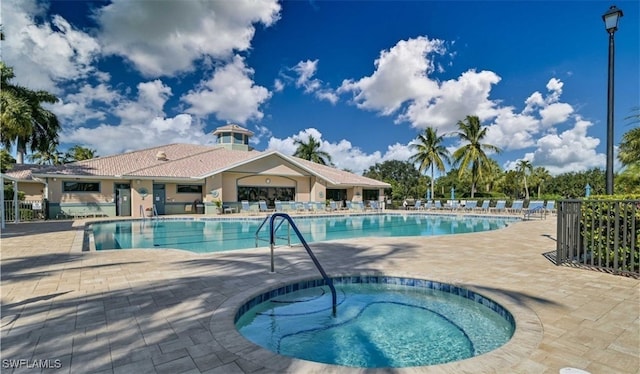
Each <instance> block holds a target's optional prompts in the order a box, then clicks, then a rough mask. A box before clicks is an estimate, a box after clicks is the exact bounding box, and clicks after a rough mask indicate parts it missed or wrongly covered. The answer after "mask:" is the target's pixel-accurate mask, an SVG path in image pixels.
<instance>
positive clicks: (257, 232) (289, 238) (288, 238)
mask: <svg viewBox="0 0 640 374" xmlns="http://www.w3.org/2000/svg"><path fill="white" fill-rule="evenodd" d="M269 217H271V216H270V215H267V216H266V217H264V220H262V223H260V226H258V229H257V230H256V248H258V241H259V240H265V241H268V240H269V239H260V230H262V227H263V226H264V224H265V223H267V221H268V220H269ZM285 222H286V221H285V220H284V219H283V220H281V221H280V223H279V224H278V226H277V227H276V230H275V231H278V229H279V228H280V226H282V224H283V223H285ZM280 239H283V238H282V237H281V238H280ZM286 239H287V245H288V246H289V247H291V233H289V232H288V231H287V237H286ZM271 272H272V273H273V262H272V265H271Z"/></svg>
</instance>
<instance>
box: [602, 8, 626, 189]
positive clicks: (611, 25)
mask: <svg viewBox="0 0 640 374" xmlns="http://www.w3.org/2000/svg"><path fill="white" fill-rule="evenodd" d="M621 17H622V11H621V10H620V9H618V8H617V7H616V6H615V5H612V6H611V7H610V8H609V10H608V11H607V12H606V13H605V14H603V15H602V20H603V21H604V27H605V29H606V30H607V32H608V33H609V80H608V86H607V172H606V179H607V186H606V187H607V195H613V55H614V49H615V48H614V43H613V34H615V32H616V31H617V30H618V21H619V20H620V18H621Z"/></svg>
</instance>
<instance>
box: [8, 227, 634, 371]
mask: <svg viewBox="0 0 640 374" xmlns="http://www.w3.org/2000/svg"><path fill="white" fill-rule="evenodd" d="M555 231H556V221H555V217H554V216H551V217H549V218H548V219H546V220H539V221H528V222H519V223H516V224H512V225H511V226H509V227H507V228H505V229H501V230H497V231H491V232H484V233H474V234H460V235H454V236H439V237H411V238H409V237H407V238H361V239H351V240H341V241H335V242H328V243H314V244H312V245H311V247H312V249H313V250H314V252H315V253H316V256H317V257H318V259H319V261H320V262H321V263H322V264H323V267H324V268H325V270H326V271H327V272H328V273H329V275H330V276H338V275H345V274H376V275H377V274H386V275H394V276H401V277H412V278H422V279H430V280H436V281H440V282H446V283H452V284H456V285H461V286H464V287H466V288H470V289H472V290H474V291H476V292H478V293H481V294H483V295H486V296H488V297H490V298H493V299H495V300H496V301H498V302H499V303H500V304H502V305H503V306H505V307H506V308H507V309H509V310H510V311H511V312H512V313H513V314H514V317H515V318H516V323H517V324H518V326H517V330H516V335H515V336H514V339H512V340H511V341H510V342H509V343H507V344H506V345H505V346H503V347H501V348H500V349H498V350H496V351H493V352H490V353H488V354H485V355H483V356H480V357H477V358H472V359H468V360H464V361H460V362H456V363H450V364H445V365H438V366H429V367H419V368H409V369H393V372H398V373H401V372H407V373H409V372H410V373H418V372H425V373H460V372H469V373H489V372H495V373H558V372H559V370H560V369H561V368H564V367H575V368H580V369H583V370H586V371H589V372H591V373H594V374H595V373H640V358H639V357H640V281H639V280H637V279H632V278H626V277H620V276H614V275H610V274H606V273H601V272H595V271H588V270H582V269H576V268H570V267H557V266H555V265H554V264H553V263H552V262H550V261H549V259H548V258H547V257H545V255H544V254H545V253H548V252H550V251H553V250H554V249H555V245H556V242H555V240H554V239H555V237H556V234H555ZM82 232H83V230H82V225H81V222H76V224H73V223H72V222H70V221H63V222H36V223H26V224H18V225H13V224H8V225H7V229H6V230H4V231H3V233H2V241H1V256H2V259H1V262H0V266H1V268H0V270H1V280H2V281H1V292H2V296H1V297H2V299H1V301H2V314H1V316H2V319H1V325H0V326H1V327H0V339H1V343H2V345H1V353H2V360H3V365H9V364H11V365H13V366H15V367H17V369H16V370H15V372H33V369H31V368H29V367H28V366H29V365H31V367H33V365H34V363H36V362H38V363H42V362H43V361H44V360H49V361H48V362H49V364H51V365H57V366H60V369H59V370H57V371H56V372H62V373H65V372H66V373H75V372H78V373H86V372H92V373H131V372H139V373H147V372H148V373H183V372H185V373H186V372H189V373H224V374H227V373H277V372H292V373H309V372H316V373H325V372H326V373H329V372H331V373H334V372H345V373H347V372H348V373H353V372H354V369H352V368H349V369H347V368H341V367H336V366H331V365H323V364H317V363H312V362H308V361H303V360H295V359H291V358H287V357H283V356H279V355H275V354H273V353H271V352H269V351H266V350H264V349H262V348H260V347H257V346H256V345H254V344H252V343H250V342H248V341H247V340H246V339H244V338H242V337H241V336H240V335H239V334H238V333H237V332H236V331H235V328H234V327H233V314H234V313H235V310H236V308H237V307H239V306H240V305H241V304H242V301H244V300H246V299H248V298H250V297H251V296H252V295H255V294H256V293H258V292H259V291H261V290H265V289H270V288H274V287H276V286H278V285H281V284H285V283H290V282H291V281H296V280H299V279H303V278H315V277H317V274H316V272H315V269H314V268H313V264H312V263H311V261H310V260H309V258H308V256H307V254H306V253H305V252H304V250H302V248H300V247H296V248H291V249H290V248H278V249H277V250H276V254H277V256H276V273H275V274H271V273H269V253H268V250H265V249H264V248H262V249H251V250H239V251H234V252H223V253H216V254H205V255H201V254H193V253H188V252H185V251H175V250H160V249H151V250H127V251H107V252H81V248H82V244H83V243H82ZM518 334H521V335H522V334H524V336H519V335H518ZM20 360H23V361H20ZM2 372H3V373H5V372H6V373H10V372H14V370H12V369H11V368H10V367H7V366H3V368H2ZM367 372H375V371H371V370H367Z"/></svg>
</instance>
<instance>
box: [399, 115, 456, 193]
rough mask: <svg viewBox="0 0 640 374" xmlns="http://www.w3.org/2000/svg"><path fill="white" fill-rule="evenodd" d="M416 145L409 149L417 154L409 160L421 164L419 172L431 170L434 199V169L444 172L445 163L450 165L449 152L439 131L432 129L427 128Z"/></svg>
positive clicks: (413, 144)
mask: <svg viewBox="0 0 640 374" xmlns="http://www.w3.org/2000/svg"><path fill="white" fill-rule="evenodd" d="M415 141H416V142H415V143H412V144H411V145H410V146H409V149H416V150H417V152H416V154H414V155H413V156H411V157H410V158H409V161H412V162H419V163H420V166H419V167H418V170H419V171H420V173H424V172H425V171H426V170H427V169H429V168H431V197H432V198H433V196H434V194H433V189H434V183H435V179H434V176H433V173H434V169H435V168H438V170H439V171H440V172H444V170H445V169H444V162H443V159H444V160H445V161H447V163H449V162H450V161H449V151H448V150H447V148H446V147H445V146H444V145H443V144H442V143H443V141H444V136H438V131H437V130H435V129H434V128H432V127H427V128H426V129H425V130H424V134H420V135H418V137H417V138H416V139H415Z"/></svg>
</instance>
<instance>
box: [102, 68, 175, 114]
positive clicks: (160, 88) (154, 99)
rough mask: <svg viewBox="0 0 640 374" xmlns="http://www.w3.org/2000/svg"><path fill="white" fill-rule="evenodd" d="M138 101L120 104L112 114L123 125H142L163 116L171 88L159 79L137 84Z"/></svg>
mask: <svg viewBox="0 0 640 374" xmlns="http://www.w3.org/2000/svg"><path fill="white" fill-rule="evenodd" d="M137 88H138V100H137V101H126V102H122V103H120V104H119V105H118V106H117V107H116V108H114V114H115V115H117V116H118V117H120V118H121V120H122V121H123V122H124V123H144V122H148V121H150V120H151V119H153V118H155V117H162V116H164V110H163V108H164V104H165V102H166V101H167V99H169V97H170V96H171V88H170V87H169V86H167V85H165V84H163V83H162V82H161V81H160V80H159V79H156V80H154V81H151V82H143V83H139V84H138V86H137Z"/></svg>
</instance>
